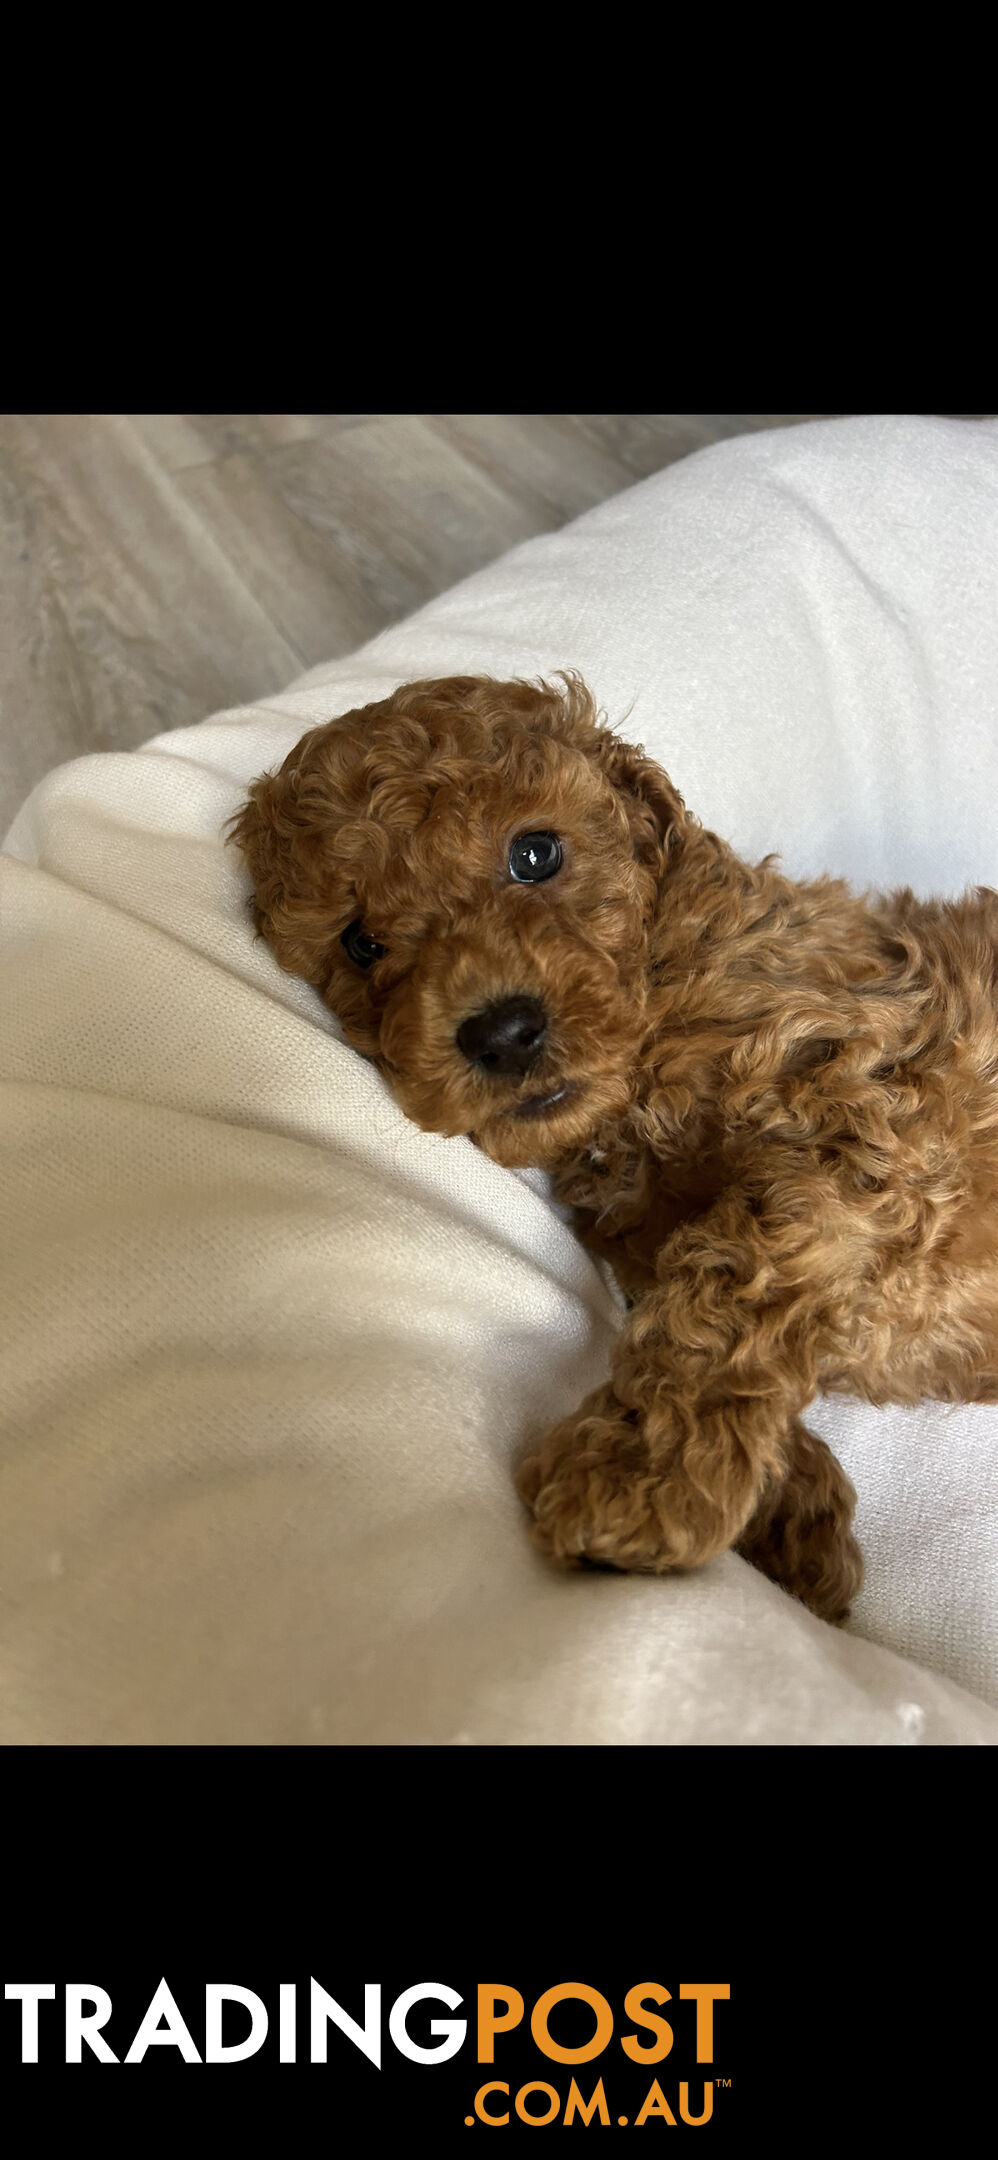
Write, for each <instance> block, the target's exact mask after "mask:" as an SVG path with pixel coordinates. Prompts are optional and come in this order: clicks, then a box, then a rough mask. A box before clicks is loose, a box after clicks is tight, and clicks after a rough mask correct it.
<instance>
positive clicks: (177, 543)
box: [0, 413, 827, 836]
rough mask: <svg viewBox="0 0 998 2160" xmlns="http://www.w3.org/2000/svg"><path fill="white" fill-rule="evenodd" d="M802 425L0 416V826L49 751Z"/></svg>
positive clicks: (311, 642)
mask: <svg viewBox="0 0 998 2160" xmlns="http://www.w3.org/2000/svg"><path fill="white" fill-rule="evenodd" d="M820 417H827V416H822V415H813V414H809V413H636V414H635V413H631V414H619V413H540V414H538V413H526V414H524V413H512V414H511V413H402V414H399V413H264V414H243V413H193V414H192V413H185V414H179V413H165V414H164V413H151V414H150V413H139V414H129V415H124V414H109V415H93V414H55V415H44V416H40V417H39V416H31V415H15V416H6V417H0V836H2V834H3V832H4V830H5V829H6V826H7V824H8V823H9V820H10V818H11V817H12V815H13V813H14V811H15V810H16V809H17V807H18V805H19V803H20V802H21V800H22V799H23V797H24V796H25V795H26V794H27V792H28V790H29V788H30V787H32V786H33V784H34V782H35V781H36V780H38V779H40V778H41V776H42V774H43V773H45V772H47V771H48V770H49V768H50V767H51V766H53V765H57V764H61V763H62V762H63V760H64V759H66V758H71V757H77V756H79V755H80V754H81V753H82V752H84V751H91V750H107V749H131V748H133V747H134V746H135V744H137V743H141V742H143V741H144V740H146V738H147V737H148V736H150V735H154V734H156V733H158V732H159V731H160V730H161V729H163V728H171V727H180V726H183V725H185V724H187V723H189V722H190V721H194V720H199V719H201V718H203V717H204V715H205V714H206V713H209V712H211V711H213V710H216V709H217V708H219V707H221V706H226V705H235V704H238V703H240V702H241V701H243V700H245V699H249V698H255V697H263V696H266V695H267V694H268V693H270V692H273V691H274V690H276V689H279V688H280V687H281V686H282V685H283V684H284V683H286V682H288V681H289V680H290V678H291V677H292V676H293V675H297V674H299V673H301V671H302V670H303V669H304V668H306V667H312V666H314V665H315V664H316V663H317V662H319V661H321V660H325V659H330V658H333V657H334V656H336V655H338V654H340V653H346V652H349V651H351V650H352V649H353V648H354V647H355V646H356V645H358V644H360V643H362V641H363V640H364V639H365V638H368V637H370V636H372V635H373V633H374V632H375V631H376V630H380V629H383V628H384V626H385V625H386V624H387V623H390V622H394V621H396V620H398V618H399V617H400V616H403V615H407V614H409V613H411V611H412V610H413V609H414V608H416V607H419V606H421V605H422V603H423V602H424V601H425V600H428V599H430V598H431V597H432V596H433V594H435V593H438V592H442V591H444V590H445V589H446V588H447V587H448V586H449V585H453V584H454V583H456V581H457V580H458V579H459V578H461V577H463V576H465V575H466V574H467V573H468V572H469V571H471V570H476V569H479V568H480V567H481V565H482V564H483V563H487V562H490V561H492V560H493V559H494V558H495V557H496V556H497V555H500V554H502V553H503V552H504V551H505V549H507V548H509V547H512V546H513V545H514V544H515V543H516V542H517V541H520V540H525V539H527V538H528V537H530V536H531V535H532V534H534V533H540V532H545V531H551V530H553V529H554V528H555V527H557V526H559V525H562V524H564V523H565V522H566V521H567V520H568V519H569V518H573V517H575V516H576V515H577V514H578V513H579V512H580V511H582V510H587V509H589V508H591V506H592V505H593V504H594V503H597V502H600V501H602V500H603V499H604V498H605V497H607V496H609V495H613V494H616V493H617V491H618V490H619V489H620V488H623V487H627V486H629V485H630V483H631V482H632V481H634V480H638V479H643V478H644V477H645V476H646V475H647V474H648V473H652V472H655V471H657V470H658V469H659V468H660V467H662V466H664V465H668V464H671V463H672V461H673V460H674V459H676V458H680V457H685V456H686V455H687V454H688V453H689V452H690V451H692V450H698V449H701V448H702V447H703V446H704V445H705V444H706V443H711V442H715V441H717V440H718V439H719V438H720V437H722V436H726V435H739V434H743V433H746V432H747V431H748V430H750V429H755V428H765V427H774V426H784V425H789V424H791V423H793V422H795V421H800V420H807V419H811V418H820Z"/></svg>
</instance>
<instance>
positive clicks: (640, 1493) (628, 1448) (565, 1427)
mask: <svg viewBox="0 0 998 2160" xmlns="http://www.w3.org/2000/svg"><path fill="white" fill-rule="evenodd" d="M516 1484H517V1490H518V1492H519V1494H520V1497H521V1499H523V1500H525V1501H526V1504H527V1506H528V1507H529V1508H530V1510H531V1512H532V1514H533V1517H534V1533H533V1536H534V1543H535V1545H536V1546H537V1547H538V1548H539V1550H540V1551H541V1552H542V1553H544V1554H546V1556H547V1557H548V1559H550V1560H556V1561H560V1562H561V1563H562V1564H563V1565H566V1566H575V1567H578V1566H581V1565H584V1564H586V1563H588V1564H589V1565H591V1566H601V1567H612V1568H623V1569H627V1570H636V1571H641V1572H646V1573H648V1572H650V1573H652V1574H661V1573H663V1572H664V1571H665V1570H666V1569H668V1568H673V1567H675V1566H677V1564H680V1563H679V1561H678V1558H677V1553H676V1549H675V1544H674V1542H673V1540H672V1539H671V1537H670V1535H669V1529H668V1524H667V1521H666V1520H665V1518H664V1515H663V1510H662V1505H661V1502H662V1487H661V1482H660V1480H659V1479H658V1478H656V1477H655V1475H654V1474H653V1473H652V1472H651V1471H650V1468H649V1464H648V1461H647V1457H646V1455H645V1452H644V1449H643V1447H642V1443H641V1435H640V1431H639V1428H638V1426H637V1423H636V1420H635V1418H634V1416H633V1414H632V1413H630V1412H628V1411H627V1410H625V1409H624V1407H623V1405H622V1404H621V1403H619V1402H618V1401H617V1399H616V1397H615V1396H614V1392H613V1389H612V1387H610V1386H606V1387H603V1388H598V1389H597V1390H596V1392H595V1394H593V1395H590V1396H588V1397H587V1399H586V1401H585V1402H584V1403H583V1405H582V1408H581V1409H580V1410H578V1411H576V1412H575V1414H574V1415H573V1416H572V1417H568V1418H564V1419H563V1420H562V1422H561V1424H560V1425H556V1426H555V1427H554V1428H553V1430H552V1431H551V1432H549V1433H548V1434H547V1437H546V1438H545V1440H544V1441H543V1443H542V1445H541V1447H540V1448H539V1449H538V1451H537V1453H536V1454H535V1455H531V1456H529V1457H528V1458H527V1460H526V1461H525V1462H523V1463H521V1465H520V1468H519V1471H518V1473H517V1478H516Z"/></svg>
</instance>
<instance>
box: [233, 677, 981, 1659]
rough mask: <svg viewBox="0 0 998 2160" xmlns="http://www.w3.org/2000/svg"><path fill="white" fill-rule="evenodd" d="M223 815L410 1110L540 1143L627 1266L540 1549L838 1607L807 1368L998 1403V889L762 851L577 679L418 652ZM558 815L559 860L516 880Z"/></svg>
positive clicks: (539, 1497) (309, 964) (302, 956)
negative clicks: (485, 673) (528, 1042)
mask: <svg viewBox="0 0 998 2160" xmlns="http://www.w3.org/2000/svg"><path fill="white" fill-rule="evenodd" d="M234 825H235V831H234V837H235V838H236V839H237V841H238V843H239V845H240V846H241V847H242V849H243V851H244V854H245V856H246V859H247V862H248V864H249V867H250V870H251V873H252V876H253V881H254V888H255V896H256V897H255V906H256V919H257V924H258V928H259V929H260V931H261V932H262V933H263V935H264V936H265V937H266V939H267V940H268V942H269V944H270V945H271V947H272V948H273V951H274V953H275V955H276V957H277V959H278V960H279V962H280V964H281V966H282V967H285V968H288V969H290V970H291V971H292V972H293V973H295V974H298V975H302V976H304V977H305V979H306V980H307V981H308V982H310V983H313V984H314V985H315V988H316V989H317V990H318V991H319V992H320V994H321V996H322V997H323V998H324V999H325V1001H326V1003H327V1005H328V1006H329V1007H330V1008H331V1009H332V1011H333V1012H335V1013H337V1014H338V1015H339V1017H340V1020H341V1021H342V1023H343V1027H344V1029H345V1031H346V1034H347V1037H348V1039H349V1040H350V1042H351V1043H353V1044H354V1045H355V1046H356V1047H357V1049H358V1050H361V1051H363V1052H364V1053H365V1055H366V1056H368V1057H370V1058H373V1059H374V1060H375V1061H376V1063H377V1064H378V1066H379V1067H380V1068H381V1070H382V1071H383V1072H384V1073H385V1074H386V1075H387V1077H388V1079H389V1081H390V1082H391V1085H392V1087H393V1088H394V1090H395V1093H396V1095H397V1097H398V1099H399V1101H400V1103H401V1104H402V1106H403V1108H404V1109H405V1110H406V1111H407V1112H408V1113H409V1115H410V1116H411V1117H413V1118H414V1119H415V1120H416V1121H417V1123H419V1124H420V1125H422V1126H424V1127H426V1128H427V1129H428V1130H430V1131H433V1132H440V1133H450V1134H457V1133H464V1134H470V1135H472V1136H473V1137H474V1138H475V1140H476V1141H477V1142H478V1145H479V1146H480V1147H482V1148H483V1149H484V1150H485V1152H486V1153H487V1154H489V1155H491V1156H492V1157H493V1158H494V1160H495V1161H496V1162H499V1163H504V1164H509V1165H519V1164H528V1163H531V1164H539V1165H541V1166H543V1167H544V1168H546V1169H548V1170H550V1171H551V1172H552V1173H553V1176H554V1183H555V1190H556V1192H557V1193H558V1194H559V1196H560V1197H562V1198H564V1199H566V1200H568V1201H570V1202H572V1203H573V1204H574V1206H575V1208H576V1209H577V1211H578V1215H577V1220H578V1224H579V1228H580V1232H581V1234H582V1235H583V1237H584V1238H585V1239H586V1242H587V1243H588V1244H590V1245H591V1246H592V1247H593V1248H594V1249H595V1250H596V1251H597V1252H599V1253H600V1254H603V1255H605V1257H606V1258H607V1259H608V1260H609V1261H610V1262H611V1263H612V1265H613V1267H614V1269H615V1271H616V1273H617V1276H618V1278H619V1280H620V1282H621V1284H622V1285H623V1287H624V1289H625V1291H626V1292H627V1294H628V1296H629V1298H630V1299H631V1300H632V1309H631V1311H630V1314H629V1317H628V1320H627V1323H626V1325H625V1326H624V1328H623V1331H622V1333H621V1335H620V1339H619V1342H618V1344H617V1349H616V1354H615V1356H614V1360H613V1368H612V1377H611V1378H610V1380H609V1381H608V1382H607V1383H606V1385H605V1386H604V1387H602V1388H599V1389H598V1390H597V1391H596V1393H595V1394H593V1395H590V1396H589V1397H588V1399H587V1400H586V1401H585V1402H584V1403H583V1404H582V1406H581V1408H580V1409H579V1410H578V1411H576V1412H575V1413H574V1414H573V1416H571V1417H569V1418H565V1419H564V1420H563V1421H562V1422H561V1424H559V1425H557V1426H556V1427H555V1428H554V1430H553V1431H552V1432H550V1433H549V1434H548V1435H547V1437H546V1438H545V1440H544V1441H543V1443H542V1445H541V1446H540V1448H539V1449H538V1450H537V1452H536V1453H535V1454H533V1455H532V1456H531V1458H530V1459H529V1461H527V1462H526V1463H524V1464H523V1465H522V1467H521V1470H520V1473H519V1488H520V1491H521V1492H522V1494H523V1496H524V1498H525V1499H526V1500H527V1502H528V1504H529V1505H530V1507H531V1508H532V1511H533V1515H534V1520H535V1537H536V1539H537V1542H538V1543H539V1544H540V1546H541V1548H542V1549H543V1550H544V1551H545V1552H547V1553H548V1554H550V1555H551V1556H552V1557H554V1558H556V1559H559V1560H563V1561H579V1560H588V1561H589V1562H590V1563H596V1564H603V1565H609V1566H613V1567H618V1568H637V1569H646V1570H651V1571H654V1572H664V1571H665V1570H669V1569H688V1568H693V1567H698V1566H700V1565H701V1564H702V1563H703V1562H704V1561H706V1560H709V1559H710V1558H711V1557H712V1555H714V1554H716V1553H720V1552H723V1551H725V1550H726V1549H727V1548H728V1547H730V1546H735V1547H737V1549H738V1550H739V1551H741V1552H742V1553H744V1554H745V1555H746V1556H747V1557H748V1558H749V1559H750V1560H752V1561H753V1562H754V1563H755V1565H756V1566H758V1567H760V1568H762V1569H763V1570H764V1571H765V1573H766V1574H768V1575H770V1576H772V1577H773V1578H774V1579H775V1580H776V1581H777V1582H780V1583H782V1584H783V1585H784V1586H785V1587H786V1589H787V1590H789V1591H791V1592H792V1593H794V1594H795V1595H796V1596H798V1597H800V1598H802V1599H803V1600H804V1601H805V1603H806V1604H808V1605H809V1606H810V1607H811V1609H812V1610H813V1611H814V1612H816V1613H819V1614H821V1615H822V1616H823V1617H825V1618H826V1619H829V1620H833V1621H842V1620H844V1619H845V1618H846V1617H847V1615H848V1610H849V1605H850V1601H851V1599H852V1598H853V1597H854V1595H855V1593H856V1591H857V1589H858V1587H859V1583H860V1579H861V1564H860V1559H859V1553H858V1548H857V1546H856V1543H855V1541H854V1539H853V1537H852V1534H851V1530H850V1522H851V1516H852V1510H853V1506H854V1501H855V1495H854V1493H853V1489H852V1487H851V1485H850V1483H849V1480H848V1478H847V1477H846V1476H845V1475H844V1473H843V1471H842V1470H841V1468H840V1467H839V1465H838V1463H837V1462H836V1461H835V1458H834V1456H832V1455H831V1453H830V1452H829V1450H828V1449H827V1448H826V1447H825V1446H824V1444H823V1442H821V1441H820V1440H818V1439H816V1438H815V1437H814V1435H813V1434H811V1433H809V1432H808V1431H807V1429H806V1427H805V1426H804V1425H802V1424H801V1422H800V1412H801V1411H802V1409H803V1408H804V1407H805V1405H806V1404H807V1402H808V1401H809V1399H810V1398H811V1396H812V1395H813V1394H814V1393H815V1390H816V1389H818V1388H822V1389H835V1390H843V1391H846V1392H848V1393H850V1394H855V1395H860V1396H863V1397H865V1399H866V1400H867V1401H868V1402H872V1403H885V1402H902V1403H915V1402H917V1401H919V1399H920V1398H923V1397H926V1396H936V1397H943V1398H945V1399H947V1400H964V1401H969V1400H976V1401H995V1400H998V1208H996V1199H998V1087H996V1084H995V1082H996V1074H998V1011H996V977H998V895H996V894H995V893H993V892H991V891H989V890H987V889H985V888H980V889H978V890H977V891H976V892H972V893H969V894H968V895H967V896H966V897H965V898H964V899H962V900H960V901H954V902H949V901H928V902H922V901H919V900H916V899H915V897H914V895H913V894H912V893H911V892H910V891H903V892H897V893H894V894H891V895H890V896H887V897H876V896H869V895H866V896H860V895H856V894H854V893H852V892H851V891H850V890H849V889H848V887H847V886H846V885H845V884H843V883H840V882H837V881H835V880H833V879H830V878H819V879H816V880H815V881H814V882H812V883H803V884H798V883H794V882H792V881H791V880H790V879H789V878H786V877H784V876H782V875H781V874H780V872H779V870H778V869H776V868H774V867H773V859H772V858H767V859H766V861H764V862H762V863H760V864H758V865H756V866H755V867H751V866H749V865H748V864H746V863H743V862H741V861H740V860H739V859H738V857H737V856H736V855H734V854H733V853H732V851H731V849H730V848H729V847H727V846H726V845H725V843H724V841H723V840H719V839H718V838H717V837H716V836H715V835H714V834H713V833H710V832H705V831H703V830H702V828H701V827H700V825H699V824H698V823H697V821H696V819H695V818H693V817H691V816H690V815H689V813H688V812H687V811H686V810H685V808H684V805H683V803H682V801H681V799H680V797H679V795H678V794H677V793H676V791H675V789H674V787H673V786H672V783H671V781H670V780H669V779H668V778H667V777H666V775H665V773H664V772H662V771H661V770H660V769H659V767H658V766H657V765H655V764H653V763H652V761H651V760H650V759H649V758H647V757H646V756H645V755H644V753H643V752H642V751H641V750H638V749H634V748H632V747H630V746H629V745H628V744H626V743H624V742H622V741H620V740H619V739H618V737H617V736H616V735H615V734H613V733H611V732H610V730H609V729H608V728H606V727H604V726H602V725H600V723H599V720H598V717H597V714H596V711H595V707H594V705H593V701H592V698H591V697H590V694H589V692H588V691H587V689H586V688H585V685H584V684H583V683H582V681H581V680H580V678H579V677H578V676H575V675H565V676H564V677H562V678H561V686H560V687H559V686H557V685H550V684H546V683H542V684H540V685H537V684H530V683H526V682H511V683H501V682H495V681H492V680H490V679H488V678H484V677H472V676H468V677H453V678H449V679H446V680H442V681H438V682H420V683H410V684H408V685H405V686H404V687H403V688H401V689H399V690H396V691H395V692H394V694H393V695H392V696H391V697H389V698H386V699H385V700H384V701H383V702H382V703H381V704H377V705H370V706H367V707H365V708H364V709H363V710H362V711H358V712H352V713H348V714H346V716H345V717H344V718H342V719H339V720H334V721H331V722H330V723H329V724H328V725H327V726H324V727H319V728H316V729H314V730H313V731H312V733H311V734H309V735H306V736H305V738H304V740H303V741H302V742H300V743H299V744H298V746H297V748H296V749H295V750H293V751H292V752H291V755H290V756H289V757H288V758H287V759H286V760H285V762H284V764H283V766H282V767H281V769H280V772H279V773H277V774H276V775H274V776H270V775H268V776H265V777H264V778H262V779H261V780H258V781H257V782H256V784H255V786H254V787H253V789H252V791H251V794H250V798H249V801H248V802H247V803H246V805H245V806H244V808H243V809H242V811H241V812H240V813H239V814H238V816H237V818H236V820H235V821H234ZM539 830H541V831H551V832H555V833H557V834H558V835H559V837H560V839H561V841H562V845H563V849H564V860H563V863H562V866H561V868H560V870H559V871H558V873H557V875H556V876H553V877H551V878H550V879H548V880H547V881H546V882H544V883H541V884H534V885H522V884H517V883H514V882H512V881H511V878H510V876H509V871H508V857H509V849H510V844H511V842H512V841H513V840H514V839H516V838H517V836H518V835H520V834H522V833H523V832H526V831H535V832H536V831H539ZM358 920H360V921H361V922H362V923H363V927H364V930H365V932H366V933H367V934H368V935H369V936H371V937H373V938H375V939H377V940H378V941H379V943H381V944H382V945H384V947H385V948H386V950H385V953H384V957H383V958H381V959H379V960H378V961H377V963H376V964H375V965H374V966H373V967H371V968H370V969H369V970H366V971H363V970H361V969H360V968H359V967H358V966H356V965H355V964H354V962H353V961H351V960H350V959H349V958H348V956H347V954H346V952H345V951H344V948H343V946H342V944H341V942H340V940H341V933H342V932H343V930H344V929H345V927H346V926H347V925H348V924H350V923H353V922H355V921H358ZM525 996H526V997H533V998H537V999H539V1000H540V1001H541V1003H542V1004H543V1006H544V1009H545V1013H546V1016H547V1023H548V1032H547V1037H546V1040H545V1042H544V1046H543V1052H542V1055H541V1057H540V1061H539V1063H538V1064H537V1065H536V1066H535V1068H534V1069H532V1070H531V1071H529V1072H528V1073H525V1074H524V1075H522V1076H521V1075H519V1074H509V1075H502V1074H496V1073H495V1072H492V1073H489V1072H487V1071H485V1070H483V1069H482V1068H481V1066H480V1065H477V1064H475V1063H473V1062H470V1061H469V1058H468V1056H467V1055H466V1054H462V1051H461V1050H460V1048H459V1047H458V1044H457V1041H456V1037H457V1031H458V1029H459V1028H460V1027H461V1025H462V1023H463V1022H465V1021H467V1020H468V1019H470V1018H471V1017H472V1016H473V1015H477V1014H480V1013H482V1011H483V1010H484V1009H486V1008H487V1007H488V1006H490V1005H491V1004H493V1003H494V1002H496V1001H499V1000H502V999H503V998H509V997H525ZM563 1084H567V1086H568V1088H569V1092H568V1093H567V1094H566V1095H565V1096H564V1098H563V1099H561V1100H559V1101H558V1102H556V1103H554V1104H553V1105H551V1106H550V1107H548V1108H546V1109H544V1108H540V1107H538V1105H539V1102H540V1100H541V1099H543V1098H546V1097H548V1096H550V1095H552V1094H554V1093H555V1091H556V1090H558V1089H559V1088H560V1087H561V1086H562V1085H563Z"/></svg>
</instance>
